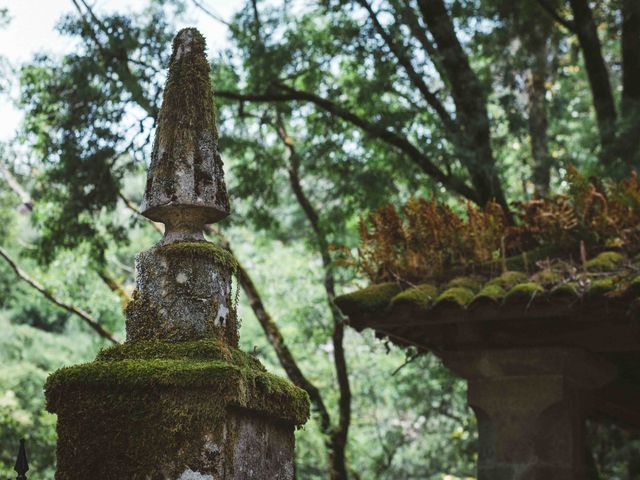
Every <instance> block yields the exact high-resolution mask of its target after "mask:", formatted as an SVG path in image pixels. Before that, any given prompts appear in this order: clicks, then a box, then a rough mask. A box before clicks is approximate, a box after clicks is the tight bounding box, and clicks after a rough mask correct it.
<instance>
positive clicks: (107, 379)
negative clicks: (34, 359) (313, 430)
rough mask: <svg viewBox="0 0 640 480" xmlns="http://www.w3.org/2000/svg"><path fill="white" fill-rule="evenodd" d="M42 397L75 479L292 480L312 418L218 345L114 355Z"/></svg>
mask: <svg viewBox="0 0 640 480" xmlns="http://www.w3.org/2000/svg"><path fill="white" fill-rule="evenodd" d="M46 397H47V408H48V409H49V411H52V412H55V413H56V414H57V415H58V426H57V428H58V449H57V459H58V462H57V473H56V478H58V479H71V480H75V479H86V478H92V479H97V480H100V479H134V480H135V479H141V480H142V479H145V480H147V479H152V480H153V479H178V478H207V477H206V476H207V475H212V476H213V478H215V479H216V480H221V479H227V480H236V479H238V480H239V479H252V478H256V479H258V478H273V479H282V480H288V479H291V478H293V475H292V474H293V466H292V463H293V431H294V428H295V426H299V425H301V424H303V423H304V422H305V421H306V419H307V418H308V415H309V401H308V396H307V395H306V393H305V392H304V391H302V390H300V389H299V388H297V387H295V386H294V385H292V384H291V383H290V382H288V381H287V380H285V379H281V378H279V377H276V376H274V375H271V374H269V373H268V372H267V371H266V370H265V368H264V367H263V366H262V365H261V364H260V362H259V361H258V360H257V359H255V358H254V357H253V356H252V355H249V354H247V353H244V352H241V351H240V350H237V349H235V348H231V347H229V346H228V345H226V344H225V343H224V342H222V341H220V340H217V341H215V340H201V341H197V342H178V343H174V342H160V341H157V340H155V341H151V342H135V343H129V344H125V345H120V346H116V347H112V348H110V349H107V350H105V351H103V352H101V353H100V355H99V356H98V359H97V360H96V361H94V362H91V363H88V364H84V365H77V366H73V367H69V368H65V369H62V370H59V371H58V372H56V373H54V374H53V375H51V376H50V377H49V379H48V380H47V385H46ZM265 472H268V476H262V475H263V474H264V473H265ZM197 475H201V476H200V477H198V476H197ZM202 476H204V477H202Z"/></svg>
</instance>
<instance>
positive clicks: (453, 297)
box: [434, 287, 474, 307]
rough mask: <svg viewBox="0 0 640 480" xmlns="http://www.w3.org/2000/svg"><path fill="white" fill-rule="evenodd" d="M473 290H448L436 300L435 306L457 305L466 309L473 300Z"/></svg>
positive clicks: (455, 288) (457, 288)
mask: <svg viewBox="0 0 640 480" xmlns="http://www.w3.org/2000/svg"><path fill="white" fill-rule="evenodd" d="M473 297H474V293H473V290H470V289H468V288H464V287H453V288H448V289H447V290H445V291H444V292H442V293H441V294H440V296H439V297H438V298H437V299H436V301H435V303H434V306H443V305H456V306H458V307H465V306H467V305H468V304H469V303H471V301H472V300H473Z"/></svg>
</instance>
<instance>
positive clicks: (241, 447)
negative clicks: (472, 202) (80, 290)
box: [45, 29, 309, 480]
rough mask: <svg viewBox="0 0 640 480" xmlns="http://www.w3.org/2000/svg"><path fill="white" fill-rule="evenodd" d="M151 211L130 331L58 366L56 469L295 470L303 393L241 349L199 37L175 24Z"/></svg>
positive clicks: (73, 473)
mask: <svg viewBox="0 0 640 480" xmlns="http://www.w3.org/2000/svg"><path fill="white" fill-rule="evenodd" d="M142 213H143V215H145V216H147V217H148V218H150V219H152V220H154V221H157V222H163V223H164V224H165V227H166V232H165V235H164V237H163V238H162V240H161V241H160V242H159V243H158V244H157V245H155V246H154V247H152V248H151V249H149V250H147V251H145V252H142V253H140V255H138V257H137V260H136V291H135V292H134V296H133V300H132V301H131V302H130V303H129V305H128V306H127V309H126V315H127V323H126V327H127V341H126V342H125V343H124V344H122V345H118V346H116V347H112V348H109V349H107V350H103V351H102V352H100V353H99V354H98V357H97V358H96V360H95V361H93V362H91V363H88V364H85V365H77V366H73V367H69V368H64V369H62V370H59V371H57V372H55V373H54V374H52V375H51V376H50V377H49V379H48V380H47V384H46V386H45V390H46V396H47V407H48V409H49V410H50V411H51V412H53V413H56V414H57V415H58V427H57V429H58V447H57V459H58V464H57V470H56V478H57V479H65V480H66V479H69V480H75V479H78V480H80V479H82V480H86V479H88V478H90V479H118V480H124V479H131V480H136V479H140V480H142V479H145V480H147V479H181V480H195V479H210V480H214V479H215V480H221V479H225V480H231V479H233V480H240V479H243V480H244V479H267V478H268V479H280V480H289V479H293V478H294V467H293V448H294V439H293V433H294V429H295V428H296V427H298V426H300V425H302V424H303V423H304V422H305V421H306V420H307V418H308V415H309V400H308V397H307V395H306V393H305V392H304V391H302V390H300V389H299V388H297V387H295V386H293V385H292V384H291V383H290V382H288V381H287V380H284V379H281V378H279V377H276V376H274V375H271V374H269V373H268V372H267V371H266V370H265V369H264V367H263V366H262V365H261V364H260V362H259V361H258V360H257V359H255V358H254V357H253V356H252V355H249V354H247V353H244V352H242V351H240V350H239V349H238V323H237V318H236V311H235V305H234V299H233V294H232V288H231V287H232V276H233V274H234V271H235V268H236V264H235V261H234V259H233V257H232V256H230V255H229V253H228V252H226V251H225V250H222V249H219V248H218V247H216V246H215V245H213V244H211V243H209V242H207V241H205V239H204V236H203V233H202V232H203V227H204V225H205V224H207V223H212V222H216V221H218V220H220V219H222V218H224V217H226V216H227V215H228V214H229V201H228V197H227V193H226V189H225V184H224V177H223V171H222V161H221V159H220V156H219V154H218V148H217V133H216V127H215V116H214V105H213V92H212V89H211V84H210V81H209V65H208V63H207V60H206V56H205V43H204V39H203V37H202V36H201V35H200V33H199V32H198V31H197V30H195V29H186V30H182V31H181V32H180V33H178V35H177V36H176V39H175V40H174V45H173V54H172V57H171V62H170V66H169V78H168V80H167V85H166V88H165V91H164V97H163V104H162V109H161V111H160V115H159V120H158V128H157V131H156V139H155V143H154V147H153V153H152V158H151V167H150V170H149V175H148V178H147V187H146V190H145V196H144V200H143V205H142Z"/></svg>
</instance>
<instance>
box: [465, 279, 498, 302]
mask: <svg viewBox="0 0 640 480" xmlns="http://www.w3.org/2000/svg"><path fill="white" fill-rule="evenodd" d="M505 293H506V291H505V289H504V288H503V287H502V286H501V285H499V284H497V283H493V284H487V285H485V286H484V288H483V289H482V290H480V291H479V292H478V294H477V295H476V296H475V297H473V303H482V302H499V301H500V299H502V297H504V295H505Z"/></svg>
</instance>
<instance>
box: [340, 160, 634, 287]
mask: <svg viewBox="0 0 640 480" xmlns="http://www.w3.org/2000/svg"><path fill="white" fill-rule="evenodd" d="M567 181H568V184H569V188H568V192H567V193H566V194H559V195H555V196H553V197H551V198H536V199H534V200H531V201H527V202H515V203H513V208H514V214H515V217H516V219H517V221H516V224H515V225H508V224H507V222H506V220H505V215H504V212H503V211H502V209H501V208H500V206H499V205H498V204H497V203H495V202H490V203H489V204H488V205H487V206H486V207H485V208H484V209H479V208H477V207H475V206H473V205H471V204H468V205H467V208H466V215H465V216H464V217H462V216H461V215H458V214H457V213H456V212H455V211H453V210H452V209H451V208H450V207H449V206H447V205H445V204H442V203H439V202H437V201H436V200H435V199H434V198H431V199H429V200H427V199H421V198H411V199H410V200H409V201H408V202H407V203H406V204H405V205H403V206H402V207H401V208H396V207H395V206H393V205H387V206H385V207H382V208H380V209H377V210H373V211H371V212H370V213H369V214H368V215H367V216H366V217H365V218H362V219H361V221H360V245H359V248H358V256H357V258H356V259H355V260H354V261H353V262H352V263H351V264H352V265H356V266H357V267H358V268H359V269H360V270H361V271H362V272H364V273H365V274H366V275H367V276H368V277H369V279H370V280H371V281H372V282H374V283H375V282H383V281H393V280H404V281H407V282H415V281H420V280H424V279H428V278H442V277H446V276H447V273H448V272H451V271H454V270H456V269H458V270H459V269H460V268H462V269H465V268H466V269H469V268H471V269H473V268H474V266H475V265H480V264H485V263H487V262H490V261H492V260H496V259H497V258H498V257H500V256H506V255H517V254H521V253H523V252H527V251H529V250H532V249H536V248H539V247H545V248H547V249H548V248H552V249H553V250H554V251H556V252H557V254H558V256H559V257H562V256H563V255H566V254H569V256H574V257H576V258H579V255H578V253H577V252H578V251H579V249H580V245H586V248H587V249H588V250H589V251H591V252H594V253H595V252H597V251H599V250H602V249H604V248H611V247H616V248H618V249H621V250H626V251H628V252H629V253H636V252H635V250H638V249H639V248H640V183H639V182H638V177H637V175H636V174H635V173H634V174H633V175H632V176H631V177H630V178H628V179H626V180H624V181H622V182H618V183H613V182H609V183H604V182H600V181H599V180H597V179H593V178H585V177H583V176H581V175H580V174H579V173H578V172H577V170H576V169H575V168H573V167H569V168H568V175H567Z"/></svg>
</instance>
